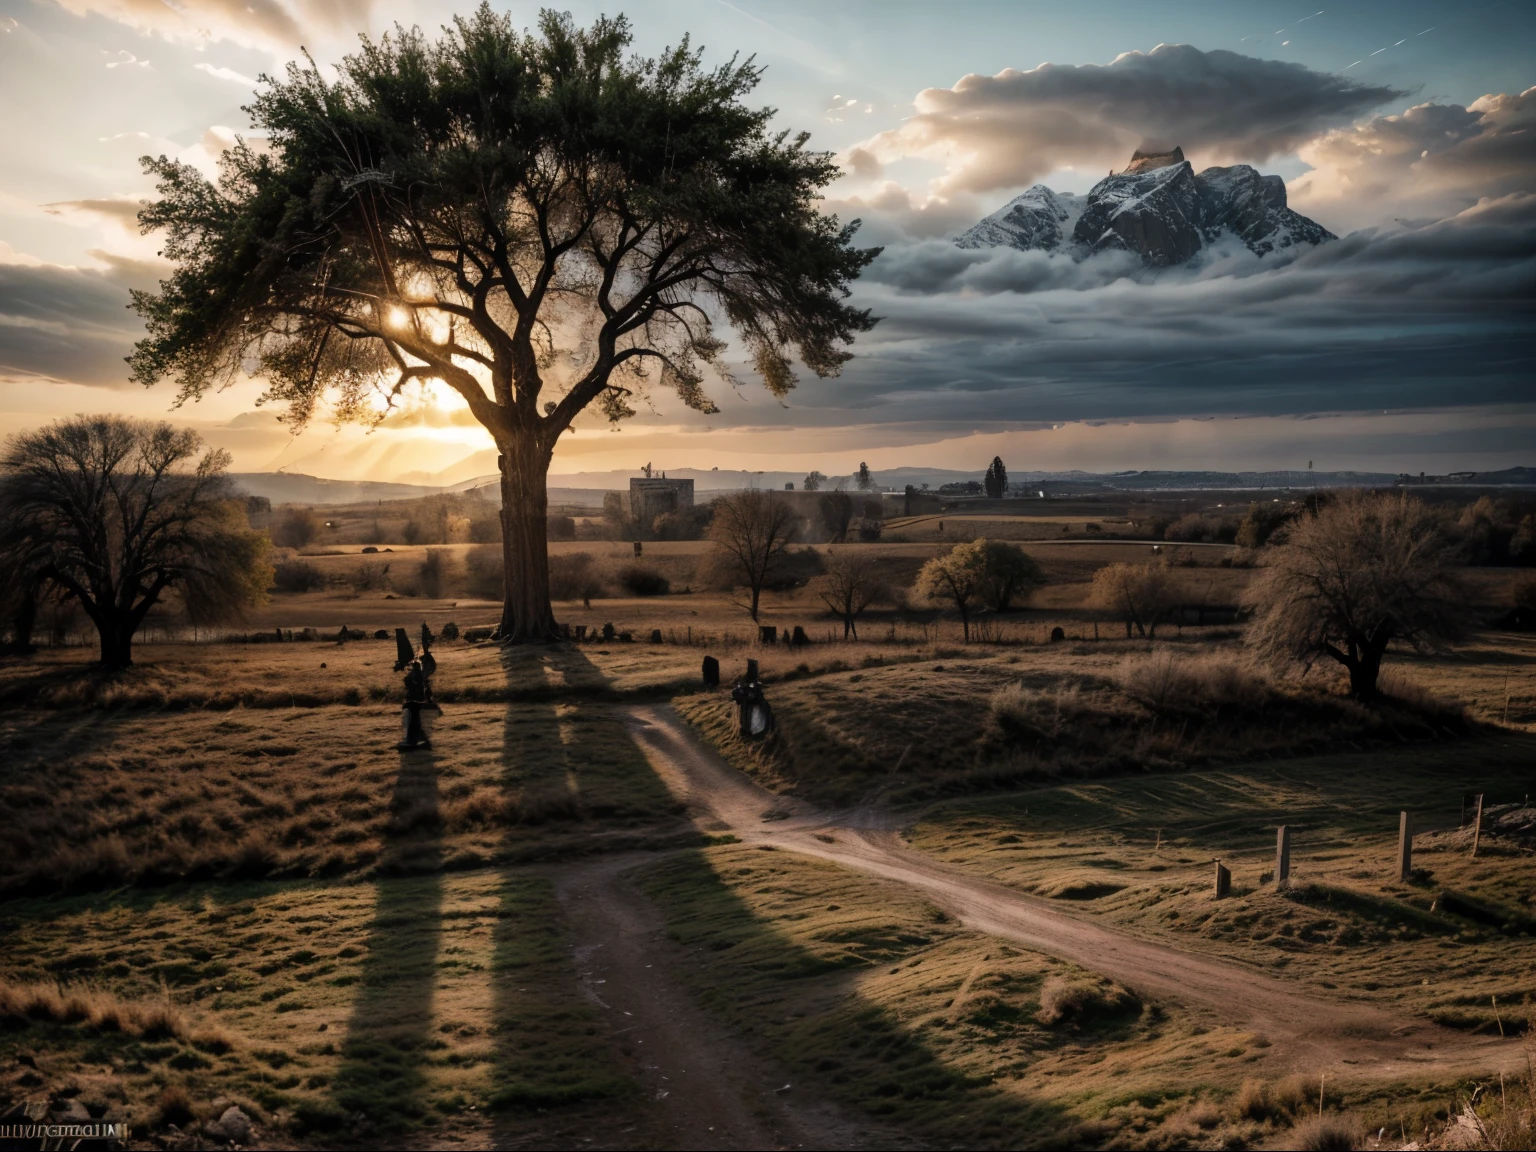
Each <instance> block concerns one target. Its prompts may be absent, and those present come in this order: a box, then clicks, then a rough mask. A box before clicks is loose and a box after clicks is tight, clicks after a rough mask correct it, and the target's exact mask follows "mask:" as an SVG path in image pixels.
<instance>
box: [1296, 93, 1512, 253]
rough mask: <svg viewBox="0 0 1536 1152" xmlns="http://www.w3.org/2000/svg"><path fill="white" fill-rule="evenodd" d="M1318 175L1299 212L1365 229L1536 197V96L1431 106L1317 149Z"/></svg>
mask: <svg viewBox="0 0 1536 1152" xmlns="http://www.w3.org/2000/svg"><path fill="white" fill-rule="evenodd" d="M1299 153H1300V156H1301V158H1302V159H1303V160H1305V161H1306V162H1307V163H1308V164H1310V165H1311V166H1312V171H1310V172H1307V173H1305V174H1303V175H1302V176H1300V177H1298V178H1297V179H1296V180H1294V181H1292V183H1291V188H1290V191H1291V200H1292V204H1293V206H1295V207H1296V208H1297V209H1298V210H1300V211H1303V212H1316V213H1318V214H1319V215H1321V216H1323V217H1324V218H1325V222H1334V223H1336V224H1337V225H1339V226H1346V227H1347V226H1356V227H1358V226H1359V225H1361V224H1364V223H1369V222H1375V221H1380V220H1382V219H1387V218H1391V217H1394V216H1408V217H1430V218H1434V217H1441V216H1446V215H1449V214H1452V213H1455V212H1459V211H1461V210H1463V209H1465V208H1467V207H1469V206H1471V205H1473V204H1476V203H1477V202H1478V201H1479V200H1482V199H1484V198H1488V197H1501V196H1507V195H1509V194H1511V193H1515V192H1521V191H1527V192H1529V191H1536V88H1528V89H1526V90H1525V91H1524V92H1522V93H1520V94H1519V95H1518V96H1516V95H1510V94H1507V93H1504V94H1498V95H1489V96H1484V97H1482V98H1481V99H1479V100H1475V101H1473V102H1472V103H1471V104H1470V105H1468V106H1467V107H1465V108H1463V107H1462V106H1461V105H1459V104H1434V103H1425V104H1420V105H1417V106H1416V107H1413V108H1409V109H1408V110H1407V111H1405V112H1402V113H1400V114H1397V115H1390V116H1377V117H1374V118H1372V119H1370V120H1366V121H1364V122H1362V123H1359V124H1355V125H1351V126H1349V127H1345V128H1336V129H1333V130H1331V131H1329V132H1326V133H1323V134H1321V135H1319V136H1318V137H1316V138H1315V139H1313V140H1310V141H1308V142H1307V143H1305V144H1304V145H1302V146H1301V148H1300V149H1299Z"/></svg>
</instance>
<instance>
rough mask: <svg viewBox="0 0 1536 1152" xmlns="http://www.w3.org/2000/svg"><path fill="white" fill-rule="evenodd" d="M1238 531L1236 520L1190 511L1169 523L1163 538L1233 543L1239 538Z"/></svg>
mask: <svg viewBox="0 0 1536 1152" xmlns="http://www.w3.org/2000/svg"><path fill="white" fill-rule="evenodd" d="M1237 532H1238V523H1237V521H1236V520H1231V519H1227V518H1225V517H1222V518H1217V517H1215V516H1205V515H1202V514H1201V513H1199V512H1190V513H1188V514H1186V515H1184V516H1180V517H1179V518H1178V519H1177V520H1175V521H1174V522H1173V523H1172V524H1170V525H1168V527H1167V528H1165V529H1164V530H1163V539H1164V540H1172V541H1175V542H1177V543H1191V544H1231V543H1232V542H1233V541H1234V540H1236V539H1237Z"/></svg>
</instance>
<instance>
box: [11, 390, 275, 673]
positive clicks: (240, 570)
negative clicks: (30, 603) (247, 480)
mask: <svg viewBox="0 0 1536 1152" xmlns="http://www.w3.org/2000/svg"><path fill="white" fill-rule="evenodd" d="M200 447H201V444H200V442H199V440H198V438H197V436H196V434H194V433H193V432H191V431H187V430H182V431H178V430H176V429H174V428H172V427H171V426H170V425H169V424H164V423H161V424H149V423H144V422H140V421H134V420H126V419H123V418H122V417H119V416H96V417H85V416H77V417H74V418H73V419H70V420H61V421H59V422H57V423H55V424H52V425H50V426H49V427H47V428H43V429H40V430H38V431H36V432H28V433H24V434H22V435H20V436H16V437H13V438H12V439H11V441H10V444H9V446H8V449H7V452H6V455H5V457H4V459H3V461H0V484H3V488H4V505H5V516H4V520H3V523H4V538H3V539H0V553H4V554H5V556H6V558H7V559H6V567H7V569H8V570H9V571H11V572H13V573H14V572H20V573H27V574H30V575H31V576H32V577H33V578H34V579H36V580H41V581H47V582H48V583H50V584H51V585H53V586H54V587H56V588H58V589H60V590H61V591H62V592H64V593H66V594H67V595H69V596H70V597H72V598H73V599H75V600H76V601H78V602H79V604H80V607H81V608H82V609H83V610H84V611H85V614H86V615H87V616H89V617H90V619H91V622H92V623H93V624H95V625H96V630H97V632H98V633H99V634H100V637H101V662H102V664H103V665H105V666H106V667H108V668H124V667H127V666H128V665H129V664H132V663H133V637H134V633H135V632H137V631H138V629H139V625H140V624H142V623H143V622H144V617H145V616H146V615H147V614H148V613H149V610H150V609H151V608H153V607H154V606H155V605H156V604H157V603H159V602H160V601H161V599H162V597H164V596H165V595H166V594H167V593H168V592H171V591H174V593H175V594H176V595H177V596H178V597H179V599H180V601H181V604H182V608H183V609H184V611H185V612H186V614H187V616H188V618H189V619H191V620H192V621H193V622H194V623H198V624H207V623H213V622H215V621H218V620H223V619H228V618H230V617H231V616H234V615H236V614H238V613H239V611H240V610H241V609H242V608H244V607H245V606H247V605H249V604H253V603H256V602H258V601H260V600H261V599H262V598H263V597H264V596H265V594H266V589H267V586H268V584H269V583H270V582H271V579H272V568H271V566H270V565H269V564H268V563H267V552H268V550H269V548H270V544H269V543H268V541H267V538H266V536H265V535H264V534H262V533H258V532H253V531H251V530H250V528H249V526H248V525H247V523H246V520H245V512H244V503H243V501H239V500H237V499H235V496H234V492H233V489H232V487H231V485H230V482H229V478H228V477H227V476H226V475H225V474H224V469H225V468H227V467H228V465H229V454H228V453H227V452H222V451H218V452H213V451H210V452H207V453H205V454H203V456H202V457H201V458H200V459H199V458H198V457H197V453H198V450H199V448H200Z"/></svg>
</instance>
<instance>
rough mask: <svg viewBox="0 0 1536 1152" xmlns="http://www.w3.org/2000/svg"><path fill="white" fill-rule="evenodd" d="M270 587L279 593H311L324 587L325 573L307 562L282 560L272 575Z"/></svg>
mask: <svg viewBox="0 0 1536 1152" xmlns="http://www.w3.org/2000/svg"><path fill="white" fill-rule="evenodd" d="M272 586H273V587H274V588H276V589H277V590H278V591H279V592H312V591H314V590H315V589H316V588H324V587H325V573H323V572H321V571H320V569H318V568H316V567H315V566H314V565H313V564H311V563H310V562H309V561H307V560H284V561H282V562H281V563H280V564H278V565H277V567H276V569H275V570H274V571H273V573H272Z"/></svg>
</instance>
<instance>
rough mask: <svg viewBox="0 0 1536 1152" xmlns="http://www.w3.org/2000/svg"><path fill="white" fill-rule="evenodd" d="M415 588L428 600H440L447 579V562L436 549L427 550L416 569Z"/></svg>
mask: <svg viewBox="0 0 1536 1152" xmlns="http://www.w3.org/2000/svg"><path fill="white" fill-rule="evenodd" d="M416 579H417V586H418V587H419V588H420V589H421V594H422V595H423V596H425V597H426V598H427V599H429V600H440V599H442V596H443V589H444V585H445V584H446V583H447V579H448V561H447V558H446V557H445V556H444V555H443V553H442V552H441V551H440V550H439V549H437V548H428V549H427V555H426V557H425V558H424V559H423V560H422V562H421V566H420V567H419V568H417V569H416Z"/></svg>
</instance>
